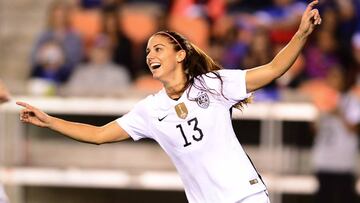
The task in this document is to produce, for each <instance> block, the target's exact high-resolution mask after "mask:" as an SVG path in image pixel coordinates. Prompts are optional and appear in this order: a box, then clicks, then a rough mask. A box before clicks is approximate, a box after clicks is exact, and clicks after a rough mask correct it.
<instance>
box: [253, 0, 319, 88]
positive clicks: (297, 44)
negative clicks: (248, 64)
mask: <svg viewBox="0 0 360 203" xmlns="http://www.w3.org/2000/svg"><path fill="white" fill-rule="evenodd" d="M316 4H318V0H315V1H312V2H311V3H309V5H308V6H307V8H306V9H305V11H304V13H303V15H302V18H301V22H300V26H299V28H298V30H297V32H296V33H295V35H294V36H293V38H292V39H291V40H290V42H289V43H288V44H287V45H286V46H285V47H284V48H283V49H282V50H281V51H280V52H279V53H278V54H277V55H276V56H275V57H274V59H273V60H272V61H271V62H270V63H268V64H265V65H263V66H259V67H255V68H252V69H249V70H248V71H247V73H246V87H247V91H248V92H252V91H255V90H257V89H259V88H261V87H263V86H265V85H267V84H269V83H270V82H271V81H273V80H274V79H276V78H278V77H280V76H281V75H282V74H284V73H285V72H286V71H287V70H288V69H289V68H290V67H291V66H292V65H293V63H294V62H295V60H296V58H297V57H298V56H299V54H300V52H301V50H302V48H303V47H304V45H305V42H306V40H307V38H308V36H309V35H310V34H311V33H312V32H313V30H314V29H315V27H316V26H317V25H320V24H321V17H320V14H319V11H318V10H317V9H316V8H314V6H315V5H316Z"/></svg>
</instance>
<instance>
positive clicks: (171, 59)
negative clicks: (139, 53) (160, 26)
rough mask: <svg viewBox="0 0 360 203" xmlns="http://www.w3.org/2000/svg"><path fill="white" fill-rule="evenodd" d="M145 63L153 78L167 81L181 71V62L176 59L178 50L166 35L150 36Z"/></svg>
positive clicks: (181, 72) (178, 74)
mask: <svg viewBox="0 0 360 203" xmlns="http://www.w3.org/2000/svg"><path fill="white" fill-rule="evenodd" d="M146 53H147V56H146V63H147V65H148V66H149V69H150V71H151V72H152V74H153V77H154V78H155V79H158V80H160V81H161V82H169V81H171V80H174V79H175V78H176V77H177V76H180V75H181V74H184V73H183V69H182V64H181V63H180V62H179V61H178V60H177V55H178V54H179V52H177V51H175V50H174V45H173V44H171V43H170V40H169V39H168V38H167V37H164V36H161V35H154V36H152V37H151V38H150V39H149V41H148V44H147V48H146Z"/></svg>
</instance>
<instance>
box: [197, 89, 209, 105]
mask: <svg viewBox="0 0 360 203" xmlns="http://www.w3.org/2000/svg"><path fill="white" fill-rule="evenodd" d="M195 100H196V103H197V104H198V105H199V106H200V107H201V108H203V109H207V108H208V107H209V104H210V99H209V96H208V95H207V94H206V93H205V92H200V94H199V96H198V97H196V99H195Z"/></svg>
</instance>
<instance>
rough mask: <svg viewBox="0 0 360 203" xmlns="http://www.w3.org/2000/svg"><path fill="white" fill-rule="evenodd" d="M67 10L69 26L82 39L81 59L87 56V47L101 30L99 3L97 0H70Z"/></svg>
mask: <svg viewBox="0 0 360 203" xmlns="http://www.w3.org/2000/svg"><path fill="white" fill-rule="evenodd" d="M71 3H72V4H71V5H70V6H71V11H69V14H68V15H69V18H70V26H71V28H72V29H73V30H74V31H76V32H77V34H79V36H80V38H81V40H82V47H80V48H81V49H82V51H83V57H82V58H83V59H85V60H86V59H87V58H88V54H89V49H91V47H92V46H93V43H94V41H95V39H96V37H97V36H98V35H99V33H100V31H101V11H100V7H101V4H98V3H97V1H96V0H95V1H92V0H90V1H89V2H86V1H83V0H81V1H72V2H71Z"/></svg>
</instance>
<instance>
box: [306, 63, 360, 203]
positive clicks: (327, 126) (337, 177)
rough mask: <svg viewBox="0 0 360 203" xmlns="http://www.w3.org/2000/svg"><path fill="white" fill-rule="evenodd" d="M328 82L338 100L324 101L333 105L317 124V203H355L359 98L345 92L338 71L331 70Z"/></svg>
mask: <svg viewBox="0 0 360 203" xmlns="http://www.w3.org/2000/svg"><path fill="white" fill-rule="evenodd" d="M325 82H326V84H327V85H328V86H329V88H333V89H334V90H335V91H337V92H338V95H339V96H338V97H336V96H335V97H334V95H333V96H331V95H329V97H324V98H323V100H324V102H325V101H326V100H327V101H334V102H332V103H333V105H332V107H330V108H327V109H326V111H321V112H320V117H319V119H318V122H317V133H316V138H315V143H314V147H313V166H314V169H315V172H316V176H317V179H318V181H319V189H318V192H317V195H316V202H317V203H325V202H326V203H338V202H347V203H354V202H356V201H355V198H356V195H355V168H356V162H357V154H358V144H359V143H358V135H359V125H360V97H359V96H356V95H354V94H352V92H351V91H348V90H345V89H344V76H343V73H342V70H341V69H339V68H332V69H331V70H330V71H329V72H328V77H327V78H326V80H325ZM311 91H317V90H316V89H312V90H311ZM336 98H338V99H336ZM320 110H321V109H320Z"/></svg>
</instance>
